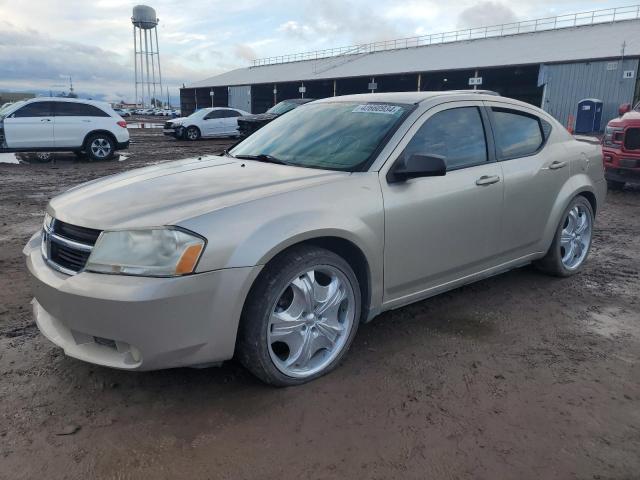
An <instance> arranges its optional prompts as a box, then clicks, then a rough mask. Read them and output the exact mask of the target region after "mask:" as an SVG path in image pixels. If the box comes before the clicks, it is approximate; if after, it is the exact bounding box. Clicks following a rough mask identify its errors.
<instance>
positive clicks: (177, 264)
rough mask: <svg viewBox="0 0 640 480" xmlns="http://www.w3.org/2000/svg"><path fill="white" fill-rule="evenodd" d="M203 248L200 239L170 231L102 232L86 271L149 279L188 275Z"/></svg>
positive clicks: (202, 240) (203, 242) (203, 244)
mask: <svg viewBox="0 0 640 480" xmlns="http://www.w3.org/2000/svg"><path fill="white" fill-rule="evenodd" d="M204 246H205V241H204V239H203V238H201V237H198V236H196V235H194V234H191V233H187V232H185V231H183V230H177V229H172V228H155V229H145V230H127V231H114V232H108V231H105V232H102V235H100V238H99V239H98V241H97V242H96V245H95V246H94V247H93V250H92V252H91V255H90V256H89V260H88V261H87V265H86V267H85V270H88V271H90V272H97V273H116V274H123V275H141V276H149V277H171V276H177V275H187V274H189V273H193V271H194V270H195V268H196V265H197V263H198V260H199V259H200V254H201V253H202V251H203V250H204Z"/></svg>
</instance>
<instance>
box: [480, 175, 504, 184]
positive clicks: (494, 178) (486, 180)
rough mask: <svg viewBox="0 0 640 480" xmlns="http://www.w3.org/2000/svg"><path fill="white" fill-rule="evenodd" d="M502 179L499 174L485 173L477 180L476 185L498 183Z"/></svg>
mask: <svg viewBox="0 0 640 480" xmlns="http://www.w3.org/2000/svg"><path fill="white" fill-rule="evenodd" d="M499 181H500V177H499V176H498V175H491V176H488V175H483V176H481V177H480V178H479V179H477V180H476V185H479V186H481V187H483V186H485V185H492V184H494V183H498V182H499Z"/></svg>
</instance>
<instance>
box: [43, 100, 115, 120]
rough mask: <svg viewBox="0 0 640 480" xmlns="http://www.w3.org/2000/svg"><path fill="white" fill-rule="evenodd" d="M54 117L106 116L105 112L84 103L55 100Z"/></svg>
mask: <svg viewBox="0 0 640 480" xmlns="http://www.w3.org/2000/svg"><path fill="white" fill-rule="evenodd" d="M55 109H56V117H108V116H109V114H107V112H105V111H103V110H100V109H99V108H98V107H94V106H93V105H88V104H86V103H75V102H56V105H55Z"/></svg>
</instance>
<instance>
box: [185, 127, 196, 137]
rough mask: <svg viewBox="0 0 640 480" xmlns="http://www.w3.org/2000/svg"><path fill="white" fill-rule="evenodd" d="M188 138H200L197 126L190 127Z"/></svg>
mask: <svg viewBox="0 0 640 480" xmlns="http://www.w3.org/2000/svg"><path fill="white" fill-rule="evenodd" d="M187 138H188V139H189V140H195V139H197V138H198V131H197V130H196V129H195V128H189V129H188V130H187Z"/></svg>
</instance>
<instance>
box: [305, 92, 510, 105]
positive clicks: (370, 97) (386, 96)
mask: <svg viewBox="0 0 640 480" xmlns="http://www.w3.org/2000/svg"><path fill="white" fill-rule="evenodd" d="M468 94H476V95H490V96H493V97H495V96H497V95H498V94H497V93H495V92H492V91H490V90H445V91H438V92H434V91H427V92H385V93H357V94H354V95H342V96H339V97H328V98H323V99H322V100H316V103H318V102H336V101H338V102H383V103H405V104H418V103H421V102H424V101H426V100H432V99H434V98H438V97H448V96H454V95H468Z"/></svg>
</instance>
